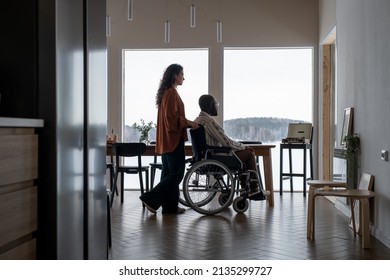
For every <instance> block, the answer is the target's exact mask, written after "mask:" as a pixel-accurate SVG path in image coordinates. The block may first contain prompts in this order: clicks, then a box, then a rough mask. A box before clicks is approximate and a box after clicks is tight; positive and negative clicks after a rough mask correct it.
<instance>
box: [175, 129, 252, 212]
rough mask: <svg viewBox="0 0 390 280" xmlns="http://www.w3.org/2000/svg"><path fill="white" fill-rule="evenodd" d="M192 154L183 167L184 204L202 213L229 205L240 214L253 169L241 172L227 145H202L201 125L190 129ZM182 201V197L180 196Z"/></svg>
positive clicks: (203, 141)
mask: <svg viewBox="0 0 390 280" xmlns="http://www.w3.org/2000/svg"><path fill="white" fill-rule="evenodd" d="M190 133H191V138H192V147H193V151H194V157H193V160H192V163H191V166H190V168H189V169H188V170H187V172H186V174H185V176H184V179H183V183H182V190H181V191H182V192H183V196H184V199H185V203H183V202H182V204H184V205H186V206H189V207H191V208H192V209H193V210H195V211H196V212H198V213H200V214H204V215H214V214H218V213H220V212H222V211H224V210H225V209H227V208H228V207H229V206H231V205H232V204H233V209H234V210H235V211H236V212H237V213H244V212H245V211H246V210H247V209H248V207H249V202H248V194H249V190H250V183H251V179H250V174H251V173H255V174H256V178H257V179H254V180H257V181H258V182H259V185H260V178H259V175H258V173H257V172H256V171H254V170H247V171H245V172H244V171H243V163H242V162H241V160H240V159H239V158H238V157H237V156H236V154H235V153H234V152H233V151H232V149H231V148H229V147H210V146H207V145H206V137H205V131H204V127H202V126H200V127H199V128H198V129H194V130H190ZM242 176H245V181H246V184H245V186H244V187H239V186H240V182H239V178H242ZM180 200H181V201H182V198H181V199H180Z"/></svg>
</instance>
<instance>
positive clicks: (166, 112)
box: [155, 87, 188, 154]
mask: <svg viewBox="0 0 390 280" xmlns="http://www.w3.org/2000/svg"><path fill="white" fill-rule="evenodd" d="M180 138H182V139H183V140H184V141H187V140H188V137H187V119H186V117H185V110H184V103H183V101H182V100H181V98H180V96H179V94H178V92H177V90H176V89H175V88H173V87H172V88H169V89H167V90H166V91H165V93H164V95H163V97H162V100H161V104H160V106H159V108H158V113H157V131H156V149H155V152H156V153H157V154H165V153H170V152H173V151H174V150H175V148H176V147H177V145H178V144H179V141H180Z"/></svg>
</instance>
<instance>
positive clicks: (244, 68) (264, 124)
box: [223, 48, 313, 190]
mask: <svg viewBox="0 0 390 280" xmlns="http://www.w3.org/2000/svg"><path fill="white" fill-rule="evenodd" d="M312 97H313V49H312V48H280V49H279V48H278V49H253V48H251V49H249V48H245V49H231V48H227V49H225V50H224V104H223V112H224V129H225V131H226V134H228V135H229V136H230V137H232V138H234V139H237V140H258V141H262V142H263V143H270V144H275V145H277V144H279V143H280V141H281V139H282V138H285V137H286V136H287V129H288V123H290V122H298V121H300V122H311V123H312ZM272 157H273V165H274V166H273V170H274V172H273V175H274V178H273V179H274V180H273V181H274V188H275V189H278V187H279V172H278V171H279V169H280V167H279V164H280V163H279V158H280V157H279V147H278V145H277V146H276V148H275V149H273V156H272ZM295 158H296V159H299V160H302V156H296V157H295V156H294V154H293V159H294V160H295ZM284 162H286V161H284ZM308 165H309V164H308ZM293 166H294V169H295V166H297V167H301V166H303V164H301V163H300V162H297V163H295V162H293ZM298 170H299V169H298ZM299 172H301V171H299ZM308 174H310V173H308ZM295 185H296V186H298V187H299V186H301V185H302V184H301V183H297V184H294V187H295ZM294 190H295V188H294ZM298 190H299V189H298Z"/></svg>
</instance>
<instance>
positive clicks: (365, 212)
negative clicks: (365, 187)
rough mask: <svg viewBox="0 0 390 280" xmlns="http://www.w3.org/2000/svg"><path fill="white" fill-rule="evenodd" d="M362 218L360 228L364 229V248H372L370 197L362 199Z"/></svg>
mask: <svg viewBox="0 0 390 280" xmlns="http://www.w3.org/2000/svg"><path fill="white" fill-rule="evenodd" d="M359 201H360V211H361V212H360V219H359V224H360V226H359V228H360V229H361V230H362V248H363V249H367V248H370V225H369V223H370V222H369V219H370V205H369V203H368V198H363V199H360V200H359Z"/></svg>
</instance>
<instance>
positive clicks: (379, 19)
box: [320, 0, 390, 247]
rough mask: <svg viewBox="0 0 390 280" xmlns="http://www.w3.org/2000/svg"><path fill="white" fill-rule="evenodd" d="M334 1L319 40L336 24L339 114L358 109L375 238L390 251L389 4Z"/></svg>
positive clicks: (384, 0)
mask: <svg viewBox="0 0 390 280" xmlns="http://www.w3.org/2000/svg"><path fill="white" fill-rule="evenodd" d="M325 2H328V0H321V1H320V7H323V6H326V5H327V4H329V2H328V3H327V4H324V3H325ZM331 2H334V1H331ZM335 2H336V6H335V9H333V7H334V5H333V4H332V3H330V6H327V8H326V9H324V10H323V12H324V13H322V12H320V19H321V21H320V26H321V30H322V31H321V33H320V38H323V36H325V35H326V32H329V31H330V28H332V26H334V25H336V22H337V58H338V60H337V80H338V84H337V91H338V103H337V104H338V107H337V108H336V110H337V111H336V112H337V113H338V119H340V120H342V113H343V110H344V108H346V107H354V109H355V116H354V132H355V133H359V135H360V137H361V166H360V170H361V172H368V173H371V174H373V175H374V176H375V183H374V190H375V193H376V197H375V204H374V209H373V210H374V224H373V234H374V235H375V236H376V237H377V238H378V239H379V240H381V241H382V242H383V243H384V244H386V245H387V246H388V247H390V223H389V216H390V162H384V161H381V159H380V151H381V150H382V149H384V150H390V140H389V139H390V125H389V120H390V80H389V76H390V75H389V74H390V52H389V50H390V39H389V35H390V34H389V30H390V18H389V16H388V14H389V12H390V1H388V0H336V1H335ZM332 13H333V14H332ZM334 13H335V14H334ZM329 19H331V20H329ZM332 21H333V22H332ZM340 129H341V128H338V130H340Z"/></svg>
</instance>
